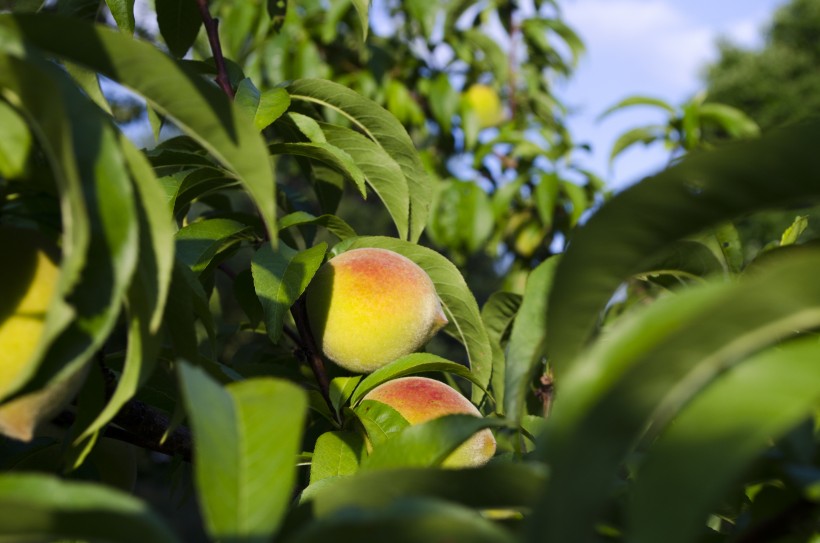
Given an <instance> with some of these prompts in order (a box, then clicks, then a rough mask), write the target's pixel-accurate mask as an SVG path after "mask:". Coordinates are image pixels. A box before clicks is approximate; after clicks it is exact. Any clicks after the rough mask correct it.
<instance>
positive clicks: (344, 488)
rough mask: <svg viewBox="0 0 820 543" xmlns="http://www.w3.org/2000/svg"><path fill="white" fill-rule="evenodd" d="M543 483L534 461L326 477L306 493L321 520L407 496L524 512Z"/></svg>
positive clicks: (539, 466)
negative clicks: (325, 516)
mask: <svg viewBox="0 0 820 543" xmlns="http://www.w3.org/2000/svg"><path fill="white" fill-rule="evenodd" d="M546 482H547V474H546V469H545V468H544V466H543V465H542V464H534V463H502V462H499V463H490V464H488V465H486V466H482V467H480V468H475V469H467V470H453V469H434V468H427V469H418V468H409V469H388V470H378V471H370V472H359V473H357V474H356V476H355V477H349V478H344V479H328V480H325V481H322V484H320V485H315V486H313V487H311V488H310V489H308V490H307V491H305V493H304V494H303V495H302V501H303V502H305V501H307V503H308V505H310V507H311V509H312V511H313V513H314V514H315V515H316V516H317V517H321V516H324V515H327V514H328V513H331V512H333V511H338V510H340V509H343V508H347V507H360V508H372V507H379V506H384V505H386V504H389V503H392V502H393V501H395V500H396V499H400V498H403V497H405V498H406V497H409V496H429V497H436V498H441V499H444V500H448V501H451V502H455V503H460V504H463V505H466V506H468V507H476V508H480V509H497V508H512V509H519V508H528V507H530V506H532V504H533V503H534V502H535V499H536V498H537V497H538V494H539V493H540V492H541V490H542V488H543V487H544V485H545V484H546Z"/></svg>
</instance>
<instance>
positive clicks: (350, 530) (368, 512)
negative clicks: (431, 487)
mask: <svg viewBox="0 0 820 543" xmlns="http://www.w3.org/2000/svg"><path fill="white" fill-rule="evenodd" d="M327 541H334V542H338V543H357V542H361V541H391V542H395V543H416V542H418V541H429V542H431V543H444V542H450V541H462V542H468V541H469V542H471V543H513V541H515V538H514V537H513V535H512V533H511V532H509V531H507V530H505V529H504V528H501V527H500V526H498V525H497V524H495V523H494V522H492V521H490V520H487V519H486V518H484V517H483V516H481V515H480V514H479V513H478V512H477V511H473V510H471V509H467V508H464V507H461V506H458V505H454V504H451V503H447V502H444V501H438V500H430V499H427V500H421V499H405V500H401V501H399V502H396V503H395V504H394V505H392V506H389V507H387V508H381V509H375V510H374V509H365V510H354V511H348V512H344V513H339V514H338V515H331V516H328V517H326V518H324V519H322V520H319V521H315V522H311V523H309V524H308V525H307V526H306V527H305V528H303V529H302V530H300V531H298V532H296V533H295V534H294V535H293V536H292V537H290V538H288V539H287V540H286V542H287V543H313V542H315V543H326V542H327Z"/></svg>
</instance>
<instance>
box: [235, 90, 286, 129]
mask: <svg viewBox="0 0 820 543" xmlns="http://www.w3.org/2000/svg"><path fill="white" fill-rule="evenodd" d="M234 103H236V105H238V106H239V107H240V108H242V109H244V110H245V111H246V112H248V114H249V115H250V116H251V118H252V119H253V124H254V126H256V129H257V130H259V131H262V130H264V129H265V128H267V127H268V126H269V125H270V124H271V123H273V121H275V120H276V119H278V118H279V117H281V116H282V114H283V113H284V112H285V111H287V109H288V108H289V107H290V95H289V94H288V92H287V91H286V90H285V89H281V88H276V89H271V90H268V91H265V92H260V91H259V89H257V88H256V86H254V84H253V82H252V81H251V80H250V79H247V78H246V79H243V80H242V81H240V82H239V86H238V87H237V89H236V96H235V97H234Z"/></svg>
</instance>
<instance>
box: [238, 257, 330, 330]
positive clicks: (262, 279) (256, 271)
mask: <svg viewBox="0 0 820 543" xmlns="http://www.w3.org/2000/svg"><path fill="white" fill-rule="evenodd" d="M326 251H327V244H326V243H319V244H318V245H316V246H314V247H311V248H310V249H307V250H305V251H301V252H298V251H295V250H294V249H291V248H290V247H288V246H287V245H285V244H284V243H280V244H279V247H278V248H277V249H276V250H275V251H274V250H273V249H271V247H270V246H268V245H265V246H263V247H262V248H261V249H259V250H258V251H257V252H256V254H255V255H254V257H253V262H252V263H251V271H252V273H253V284H254V286H255V288H256V295H257V296H258V297H259V301H260V302H262V308H263V309H264V311H265V324H266V328H267V330H268V337H269V338H270V339H271V341H273V342H274V343H276V342H278V341H279V338H280V337H282V328H283V326H284V323H285V315H286V314H287V311H288V309H290V307H291V306H292V305H293V304H294V303H296V300H297V299H298V298H299V296H301V295H302V293H303V292H304V291H305V289H306V288H307V286H308V283H310V280H311V279H313V276H314V274H315V273H316V270H318V269H319V266H321V265H322V261H323V260H324V257H325V252H326Z"/></svg>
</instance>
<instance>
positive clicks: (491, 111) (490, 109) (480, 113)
mask: <svg viewBox="0 0 820 543" xmlns="http://www.w3.org/2000/svg"><path fill="white" fill-rule="evenodd" d="M464 100H466V102H467V104H469V106H470V108H472V110H473V111H474V112H475V114H476V117H477V118H478V125H479V127H480V128H488V127H490V126H495V125H497V124H499V123H500V122H501V121H503V120H504V109H503V108H502V106H501V99H500V98H499V97H498V93H497V92H496V91H495V89H493V88H492V87H490V86H489V85H482V84H479V83H476V84H475V85H471V86H470V87H469V88H468V89H467V90H466V91H465V92H464Z"/></svg>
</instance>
